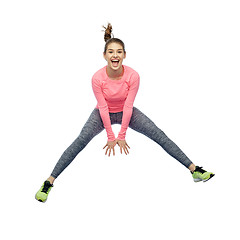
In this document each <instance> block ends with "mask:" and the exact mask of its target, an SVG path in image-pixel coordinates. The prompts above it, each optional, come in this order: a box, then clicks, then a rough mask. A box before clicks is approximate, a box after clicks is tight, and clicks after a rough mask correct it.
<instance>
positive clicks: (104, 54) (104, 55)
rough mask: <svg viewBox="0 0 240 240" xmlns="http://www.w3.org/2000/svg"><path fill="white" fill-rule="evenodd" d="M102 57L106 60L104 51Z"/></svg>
mask: <svg viewBox="0 0 240 240" xmlns="http://www.w3.org/2000/svg"><path fill="white" fill-rule="evenodd" d="M103 57H104V59H105V60H106V61H107V59H106V53H103Z"/></svg>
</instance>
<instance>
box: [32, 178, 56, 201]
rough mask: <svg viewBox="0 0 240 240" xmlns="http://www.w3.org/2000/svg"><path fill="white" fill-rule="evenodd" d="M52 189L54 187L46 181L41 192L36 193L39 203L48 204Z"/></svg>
mask: <svg viewBox="0 0 240 240" xmlns="http://www.w3.org/2000/svg"><path fill="white" fill-rule="evenodd" d="M52 187H53V185H52V184H51V183H50V182H49V181H45V182H44V183H43V185H42V187H41V188H40V190H39V191H38V192H37V193H36V195H35V198H36V199H37V200H38V201H39V202H46V201H47V197H48V194H49V192H50V191H51V189H52Z"/></svg>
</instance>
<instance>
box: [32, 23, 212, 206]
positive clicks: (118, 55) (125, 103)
mask: <svg viewBox="0 0 240 240" xmlns="http://www.w3.org/2000/svg"><path fill="white" fill-rule="evenodd" d="M104 28H105V27H104ZM104 40H105V42H106V44H105V48H104V53H103V56H104V58H105V60H106V61H107V66H105V67H103V68H102V69H100V70H98V71H97V72H96V73H95V74H94V75H93V77H92V88H93V92H94V94H95V97H96V99H97V106H96V108H95V109H94V110H93V112H92V113H91V115H90V117H89V119H88V120H87V122H86V124H85V125H84V127H83V129H82V131H81V133H80V135H79V136H78V137H77V139H76V140H75V141H74V142H73V143H72V144H71V145H70V146H69V147H68V148H67V149H66V151H65V152H64V153H63V155H62V156H61V158H60V159H59V161H58V162H57V164H56V166H55V168H54V169H53V171H52V173H51V175H50V177H49V178H48V179H47V180H46V181H45V182H44V183H43V185H42V187H41V188H40V190H39V191H38V192H37V193H36V195H35V197H36V199H37V200H38V201H40V202H45V201H46V200H47V197H48V194H49V192H50V190H51V188H52V187H53V182H54V180H55V179H56V178H57V177H58V176H59V175H60V174H61V172H62V171H63V170H64V169H65V168H66V167H67V166H68V165H69V164H70V163H71V162H72V161H73V159H74V158H75V157H76V156H77V155H78V153H79V152H80V151H82V150H83V149H84V148H85V146H86V145H87V144H88V143H89V142H90V141H91V139H92V138H93V137H95V136H96V135H97V134H99V133H100V132H101V131H102V130H104V128H105V129H106V132H107V137H108V141H107V144H106V145H105V146H104V149H105V154H106V155H107V154H108V156H110V155H111V153H112V154H113V155H115V147H116V146H119V147H120V152H121V153H122V152H124V153H125V154H128V153H129V148H130V147H129V146H128V144H127V142H126V140H125V136H126V131H127V128H128V127H130V128H132V129H134V130H136V131H137V132H139V133H142V134H144V135H145V136H147V137H149V138H150V139H152V140H153V141H155V142H156V143H158V144H159V145H160V146H161V147H162V148H163V149H164V150H165V151H166V152H167V153H168V154H170V155H171V156H172V157H173V158H175V159H176V160H178V161H179V162H180V163H182V164H183V165H184V166H185V167H186V168H188V169H189V170H190V172H191V174H192V176H193V180H194V181H195V182H199V181H204V182H206V181H207V180H209V179H210V178H212V177H213V176H214V174H213V173H212V172H207V171H205V170H203V169H202V167H198V166H195V165H194V164H193V163H192V162H191V160H190V159H189V158H188V157H187V156H186V155H185V154H184V153H183V152H182V150H181V149H180V148H179V147H178V146H177V145H176V144H175V143H174V142H173V141H171V140H170V139H169V138H168V137H167V136H166V135H165V133H164V132H163V131H162V130H160V129H159V128H158V127H157V126H156V125H155V124H154V123H153V122H152V121H151V120H150V119H149V118H148V117H147V116H145V115H144V114H143V113H142V112H141V111H140V110H138V109H137V108H136V107H133V103H134V99H135V97H136V94H137V92H138V88H139V80H140V78H139V75H138V73H137V72H136V71H134V70H133V69H132V68H130V67H128V66H125V65H122V62H123V60H124V59H125V58H126V51H125V45H124V43H123V42H122V41H121V40H120V39H118V38H112V26H111V24H108V26H107V28H105V35H104ZM112 124H121V130H120V132H119V134H118V136H117V137H115V135H114V133H113V131H112V127H111V125H112Z"/></svg>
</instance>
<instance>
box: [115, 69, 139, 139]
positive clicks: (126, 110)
mask: <svg viewBox="0 0 240 240" xmlns="http://www.w3.org/2000/svg"><path fill="white" fill-rule="evenodd" d="M139 83H140V77H139V75H138V73H136V72H135V73H134V74H133V75H132V76H131V79H130V81H129V84H130V87H129V92H128V96H127V99H126V101H125V104H124V107H123V117H122V125H121V130H120V132H119V134H118V137H117V139H119V140H125V136H126V131H127V128H128V125H129V122H130V119H131V117H132V111H133V103H134V100H135V97H136V95H137V92H138V89H139Z"/></svg>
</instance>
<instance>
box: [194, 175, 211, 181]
mask: <svg viewBox="0 0 240 240" xmlns="http://www.w3.org/2000/svg"><path fill="white" fill-rule="evenodd" d="M214 176H215V174H213V173H211V174H210V177H209V178H208V179H205V180H203V179H201V178H195V179H193V181H194V182H201V181H203V182H207V181H208V180H210V179H211V178H212V177H214Z"/></svg>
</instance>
